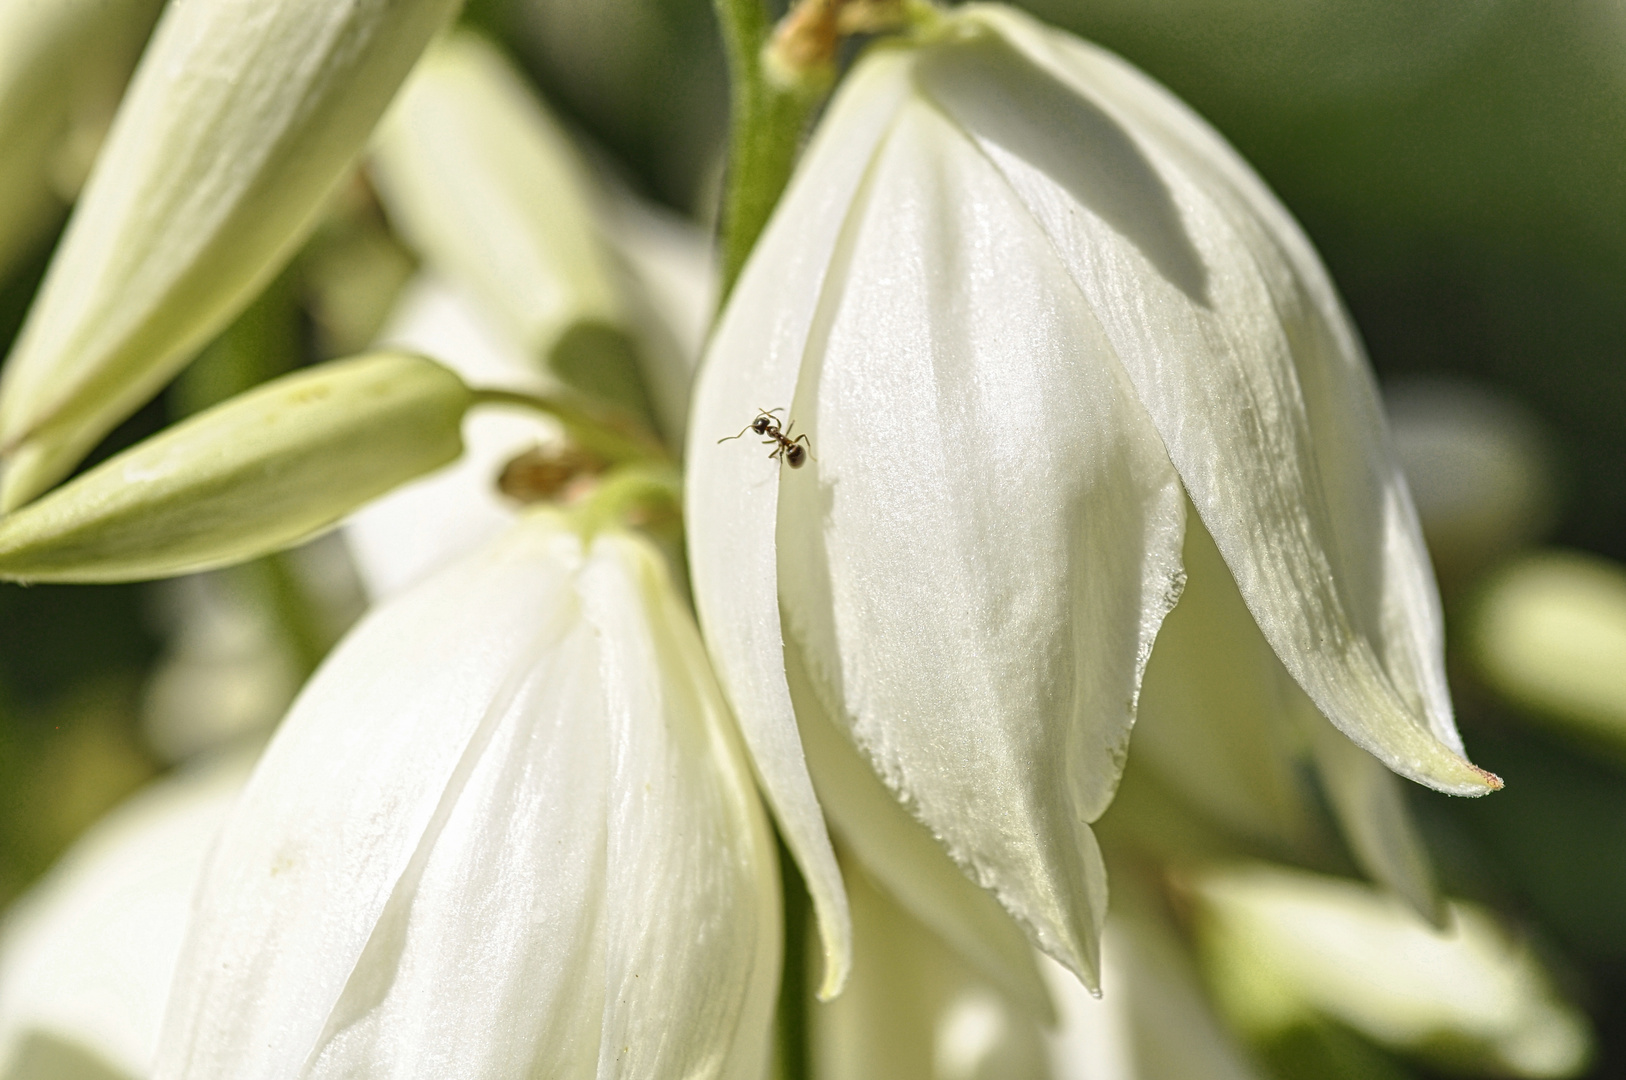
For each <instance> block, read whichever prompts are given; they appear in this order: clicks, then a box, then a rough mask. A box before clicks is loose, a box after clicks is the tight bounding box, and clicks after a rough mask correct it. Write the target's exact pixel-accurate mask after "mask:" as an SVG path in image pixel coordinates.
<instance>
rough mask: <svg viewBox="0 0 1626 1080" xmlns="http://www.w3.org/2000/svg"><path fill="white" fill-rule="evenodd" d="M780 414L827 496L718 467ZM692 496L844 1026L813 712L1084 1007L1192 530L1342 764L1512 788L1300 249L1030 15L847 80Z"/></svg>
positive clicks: (1172, 128) (711, 591)
mask: <svg viewBox="0 0 1626 1080" xmlns="http://www.w3.org/2000/svg"><path fill="white" fill-rule="evenodd" d="M759 409H761V410H770V409H777V410H781V411H779V412H776V413H774V414H773V416H774V417H775V418H776V419H777V422H778V423H779V424H780V425H782V428H781V429H780V430H786V429H788V428H789V425H790V424H791V423H792V422H794V424H795V427H794V429H793V430H788V431H787V432H786V437H787V438H792V437H795V436H799V435H806V436H807V439H808V441H807V443H806V444H805V445H806V446H807V461H806V463H805V465H804V466H803V467H802V468H800V469H791V468H781V466H780V463H779V462H778V461H775V460H770V459H769V457H768V450H769V449H770V447H765V448H758V447H757V446H755V445H753V444H752V443H751V442H749V441H746V440H742V441H735V442H723V443H719V442H718V439H720V438H722V437H725V436H730V435H733V434H734V433H736V432H738V431H739V430H740V428H741V426H742V425H745V424H749V423H750V422H751V421H752V419H753V416H754V415H756V413H757V411H758V410H759ZM688 463H689V481H688V489H687V490H688V496H687V517H688V522H689V543H690V551H691V557H692V564H693V576H694V583H695V592H696V599H697V603H698V606H699V609H700V613H701V617H702V624H703V626H704V628H705V631H706V635H707V641H708V643H709V644H710V646H711V649H712V654H713V657H714V660H715V661H716V663H717V665H718V671H719V674H720V676H721V679H722V681H723V684H724V686H725V688H726V689H727V691H728V694H729V696H730V698H731V700H732V703H733V705H734V707H735V710H736V713H737V714H738V716H739V718H740V722H741V725H742V728H743V730H744V732H745V736H746V740H747V742H748V743H749V744H750V747H751V750H752V752H753V755H754V759H755V762H756V765H757V768H758V771H759V774H760V775H761V777H762V779H763V782H764V784H765V788H766V790H767V793H768V797H769V799H770V801H771V802H772V803H773V805H774V808H775V810H776V812H777V814H778V817H779V821H780V824H781V827H782V829H783V831H784V834H785V836H786V839H787V842H788V843H789V845H790V847H791V849H792V850H793V851H794V852H795V853H796V855H797V858H798V861H799V862H800V864H801V867H802V870H803V872H804V874H805V875H806V876H807V878H808V880H809V882H810V886H811V888H812V891H813V895H814V897H815V899H816V900H817V902H818V904H819V909H820V913H821V919H822V927H823V931H824V935H825V941H826V949H827V955H828V969H827V974H828V978H827V982H826V986H825V990H826V991H827V992H828V991H831V990H833V989H834V988H835V987H836V986H838V985H839V983H840V981H841V978H842V972H843V970H844V967H845V964H846V954H847V948H848V946H847V930H846V915H845V909H844V906H843V900H842V891H841V885H840V875H839V871H838V868H837V866H836V864H835V861H834V858H833V856H832V854H831V850H830V847H829V843H828V840H827V838H826V833H825V826H824V821H823V818H822V816H821V812H820V806H819V802H818V800H817V798H816V797H815V794H814V783H816V782H817V779H818V778H817V776H812V777H810V776H809V771H808V766H807V763H806V761H805V759H804V756H803V751H802V747H801V742H800V739H799V736H798V730H797V720H798V717H799V716H801V715H805V714H806V713H807V712H808V710H809V709H810V708H812V707H814V706H815V703H814V702H811V701H810V700H809V693H810V694H811V695H812V696H813V697H815V698H817V699H818V701H817V703H816V705H817V707H819V708H821V709H823V710H824V711H827V712H828V713H829V714H830V715H831V716H832V717H834V718H836V720H837V723H838V724H840V725H841V726H842V727H843V729H844V730H845V731H846V733H847V734H848V735H849V736H850V737H851V739H852V741H853V742H854V743H856V745H857V746H858V747H859V748H860V749H861V750H862V751H863V753H864V754H865V756H866V757H867V758H868V761H869V763H870V765H871V766H872V767H873V768H874V770H875V772H876V773H878V774H879V775H880V776H881V777H882V778H883V779H884V780H885V781H886V783H887V785H888V786H889V787H890V788H891V789H892V791H893V792H894V794H895V796H896V797H897V798H898V799H900V800H901V801H903V802H904V803H905V804H906V805H907V806H908V807H909V808H910V809H911V810H912V811H913V813H914V814H915V815H916V816H917V817H918V819H919V820H920V821H921V822H923V823H924V824H925V825H926V826H927V827H928V828H929V829H930V831H931V832H932V833H933V834H935V835H936V837H938V839H939V840H940V841H941V842H942V844H943V845H944V846H945V847H946V848H947V850H948V851H949V853H950V854H951V855H952V856H953V857H954V859H955V860H956V862H958V863H959V865H960V866H961V867H962V868H963V869H964V870H965V872H966V873H967V874H969V875H970V876H971V877H972V878H973V879H974V880H976V881H977V882H978V883H980V884H982V885H983V886H985V887H987V888H989V889H990V890H992V891H993V892H994V893H995V894H996V895H997V896H998V898H999V900H1000V901H1001V902H1002V903H1003V904H1004V905H1005V906H1006V908H1007V909H1008V910H1010V911H1011V912H1012V914H1014V915H1015V916H1017V918H1018V920H1019V921H1020V922H1021V923H1022V924H1023V925H1024V926H1025V927H1026V929H1027V931H1028V932H1029V934H1030V935H1031V937H1032V938H1033V940H1034V941H1035V942H1036V943H1037V944H1039V945H1040V946H1041V947H1042V948H1043V949H1044V950H1045V951H1046V952H1048V953H1050V954H1051V955H1052V956H1054V957H1056V958H1058V959H1059V960H1061V961H1062V962H1063V963H1065V964H1066V965H1067V966H1068V967H1070V968H1071V969H1072V970H1073V971H1074V972H1076V973H1077V974H1079V975H1080V976H1081V977H1082V978H1083V979H1084V980H1085V981H1087V982H1091V983H1093V982H1094V981H1095V979H1096V970H1097V966H1098V960H1097V937H1098V934H1099V928H1100V925H1101V920H1102V917H1103V914H1104V910H1105V900H1106V893H1105V874H1104V869H1103V866H1102V863H1101V860H1100V855H1099V849H1098V847H1097V845H1096V842H1095V839H1094V837H1093V835H1092V832H1091V828H1090V823H1091V822H1093V821H1094V820H1095V819H1096V818H1097V817H1099V816H1100V814H1101V813H1102V812H1103V811H1104V810H1105V809H1106V807H1107V805H1108V803H1109V802H1110V801H1111V799H1112V796H1113V792H1114V788H1115V785H1116V783H1117V779H1118V776H1119V774H1120V771H1121V769H1122V767H1123V763H1124V758H1125V753H1126V750H1127V745H1128V739H1129V733H1130V728H1131V725H1132V723H1133V721H1134V716H1135V709H1136V701H1137V698H1138V696H1139V693H1140V683H1141V678H1142V673H1143V671H1144V670H1145V666H1146V662H1147V658H1148V656H1149V654H1150V652H1151V650H1152V646H1153V643H1154V640H1155V638H1156V636H1157V633H1158V629H1159V626H1160V625H1161V623H1162V621H1163V618H1164V616H1165V615H1166V614H1167V613H1168V612H1169V611H1170V609H1171V608H1172V607H1173V606H1174V605H1175V603H1176V602H1177V600H1178V599H1179V596H1180V593H1181V589H1182V587H1183V585H1184V582H1185V576H1186V570H1185V569H1184V568H1183V564H1182V558H1181V550H1182V543H1183V538H1184V535H1185V531H1186V527H1187V522H1186V517H1187V507H1188V505H1190V506H1191V507H1194V509H1195V512H1196V514H1197V516H1198V518H1200V520H1201V522H1202V523H1203V525H1204V526H1205V527H1206V529H1207V531H1208V532H1209V533H1210V534H1211V535H1212V537H1213V539H1214V542H1215V544H1216V546H1217V548H1218V550H1219V552H1220V554H1221V556H1222V557H1223V561H1224V564H1225V566H1226V567H1227V568H1228V572H1229V574H1230V575H1231V576H1232V577H1233V578H1234V579H1235V582H1236V585H1237V587H1238V589H1239V590H1240V593H1241V596H1242V598H1243V600H1244V601H1245V603H1246V607H1247V610H1248V611H1249V612H1250V613H1251V615H1252V618H1253V620H1254V621H1255V622H1256V624H1257V625H1258V628H1259V629H1260V630H1261V631H1262V632H1263V635H1264V637H1265V639H1266V640H1267V641H1268V642H1269V645H1270V647H1271V649H1272V650H1273V651H1274V653H1275V655H1276V657H1278V658H1279V660H1280V662H1281V664H1282V665H1283V666H1284V667H1285V669H1286V670H1287V672H1288V673H1289V674H1290V675H1291V676H1292V678H1293V680H1294V681H1295V682H1296V683H1297V685H1298V686H1299V687H1301V688H1302V690H1303V692H1304V693H1306V694H1307V695H1308V697H1309V698H1310V699H1311V700H1312V701H1313V702H1314V704H1315V706H1316V707H1317V708H1318V709H1319V711H1320V712H1321V713H1322V714H1324V715H1325V717H1326V718H1327V719H1328V720H1330V721H1331V722H1332V723H1333V724H1334V725H1336V727H1337V728H1338V730H1340V731H1342V732H1343V734H1344V735H1345V736H1347V737H1348V738H1349V739H1351V740H1353V741H1354V743H1355V744H1357V745H1359V746H1361V747H1363V748H1364V749H1366V750H1368V751H1370V752H1371V753H1373V754H1375V755H1376V756H1377V757H1378V758H1379V759H1381V760H1382V761H1383V762H1384V763H1385V764H1387V765H1388V766H1389V767H1390V768H1392V769H1394V770H1395V771H1397V772H1399V773H1401V774H1402V775H1404V776H1408V777H1410V778H1412V779H1414V780H1418V781H1420V782H1422V783H1425V784H1428V785H1430V786H1433V787H1436V788H1438V789H1440V790H1444V791H1448V792H1452V793H1456V794H1479V793H1482V792H1485V791H1488V790H1491V789H1493V788H1495V787H1496V786H1498V785H1499V781H1497V780H1496V779H1495V778H1494V777H1492V776H1490V775H1489V774H1487V773H1485V772H1483V771H1481V770H1479V769H1477V768H1475V767H1474V766H1473V765H1471V764H1470V763H1469V762H1468V761H1467V760H1466V758H1465V757H1464V754H1463V750H1462V744H1461V741H1460V739H1459V737H1458V735H1457V732H1456V730H1455V727H1454V724H1453V719H1452V713H1451V706H1450V701H1449V698H1448V694H1447V690H1446V684H1445V678H1444V670H1443V662H1442V656H1441V641H1440V638H1441V630H1440V612H1439V602H1438V598H1437V595H1436V591H1435V587H1434V583H1433V579H1432V576H1431V572H1430V570H1429V565H1428V560H1427V557H1426V555H1425V553H1424V550H1423V547H1422V542H1421V538H1420V536H1419V533H1418V529H1417V525H1416V521H1415V515H1414V513H1413V510H1412V507H1411V502H1410V498H1409V496H1408V494H1407V492H1406V488H1405V484H1404V481H1403V479H1402V477H1401V475H1400V472H1399V469H1398V467H1397V466H1396V464H1395V461H1394V457H1393V454H1392V451H1391V448H1390V445H1389V441H1388V436H1387V434H1386V432H1385V429H1384V423H1383V419H1382V415H1381V412H1380V407H1379V403H1378V399H1377V396H1376V394H1375V391H1374V387H1373V383H1372V377H1371V373H1370V371H1369V369H1368V367H1367V363H1366V361H1365V358H1364V357H1363V355H1362V352H1361V347H1360V345H1359V342H1358V341H1357V339H1356V336H1355V333H1354V331H1353V329H1352V328H1351V326H1350V324H1349V322H1348V319H1347V318H1346V316H1345V314H1344V312H1343V310H1342V307H1341V305H1340V303H1339V300H1338V297H1337V295H1336V293H1335V291H1334V289H1333V287H1332V285H1331V283H1330V281H1329V280H1328V278H1327V275H1326V272H1325V271H1324V269H1323V268H1322V267H1321V265H1320V263H1319V261H1318V260H1317V258H1316V256H1315V254H1314V252H1313V251H1312V250H1311V248H1310V245H1309V244H1308V242H1307V241H1306V240H1305V238H1304V237H1303V235H1302V234H1301V233H1300V231H1299V230H1298V228H1297V226H1296V225H1295V224H1294V223H1293V221H1292V220H1291V218H1290V217H1289V216H1288V214H1287V213H1286V212H1285V211H1284V210H1283V209H1282V207H1281V206H1280V205H1279V204H1278V203H1277V202H1276V200H1275V199H1274V198H1273V197H1272V196H1271V194H1270V193H1269V192H1268V191H1267V190H1266V188H1265V187H1264V185H1263V184H1262V183H1261V182H1260V181H1259V179H1258V178H1257V177H1256V176H1254V174H1253V173H1252V172H1251V171H1250V170H1249V169H1248V167H1247V166H1246V165H1245V164H1244V163H1243V162H1242V161H1241V160H1240V159H1239V158H1238V157H1237V155H1236V154H1235V152H1234V151H1232V150H1231V149H1230V148H1229V147H1228V146H1227V145H1226V144H1225V143H1224V142H1223V140H1221V139H1220V138H1219V136H1217V135H1216V134H1215V133H1214V132H1213V131H1212V130H1210V129H1209V128H1208V127H1207V126H1206V125H1205V124H1203V123H1202V122H1201V121H1200V120H1199V119H1197V118H1196V117H1195V116H1194V115H1193V114H1192V113H1191V112H1190V111H1188V110H1187V109H1186V108H1185V107H1184V106H1183V105H1181V104H1180V103H1179V102H1177V101H1176V100H1175V99H1174V98H1172V97H1171V96H1170V95H1169V94H1168V93H1167V92H1166V91H1164V90H1163V89H1162V88H1160V87H1158V86H1157V85H1155V84H1154V83H1152V82H1151V81H1150V80H1149V79H1147V78H1146V77H1145V76H1144V75H1142V74H1140V73H1139V72H1137V71H1135V70H1134V69H1133V68H1131V67H1129V66H1128V65H1127V64H1125V63H1123V62H1122V61H1121V60H1118V59H1117V58H1115V57H1113V56H1111V55H1109V54H1107V53H1105V52H1103V51H1101V50H1099V49H1096V48H1094V47H1092V46H1090V45H1087V44H1085V43H1083V42H1081V41H1078V40H1076V39H1074V38H1072V37H1070V36H1068V35H1065V34H1062V33H1059V32H1055V31H1052V30H1049V29H1046V28H1044V27H1042V26H1040V25H1038V24H1036V23H1034V22H1032V21H1031V20H1029V19H1028V18H1026V17H1025V16H1022V15H1019V14H1017V13H1015V12H1013V11H1010V10H1007V9H1003V8H999V7H993V6H970V7H966V8H961V9H957V10H956V11H955V12H954V13H953V14H952V15H948V16H944V17H943V19H942V20H941V22H940V24H939V25H938V27H937V28H936V30H935V32H934V33H933V34H931V35H930V36H929V38H928V40H926V41H925V42H924V43H921V44H918V45H915V46H912V47H897V48H889V47H882V48H876V49H873V50H871V51H870V53H869V54H867V55H866V56H865V57H864V58H863V59H862V60H861V61H860V62H859V64H858V65H857V67H856V68H855V70H854V71H853V72H852V73H851V74H850V75H849V76H848V78H847V79H846V81H845V82H844V84H843V86H842V88H841V89H840V90H839V91H838V93H837V96H836V98H835V100H834V102H833V103H832V105H831V107H830V109H829V111H828V113H827V115H826V116H825V118H824V119H823V121H822V122H821V124H820V127H819V129H818V130H817V132H816V133H815V135H814V137H813V140H812V142H811V144H810V146H809V148H808V150H807V152H806V154H805V156H804V157H803V159H802V162H801V164H800V166H799V168H798V171H797V174H796V176H795V177H794V178H793V179H792V181H791V185H790V187H789V189H788V190H787V192H786V195H785V197H784V199H783V200H782V201H781V203H780V204H779V206H778V208H777V210H776V211H775V214H774V217H773V219H772V221H771V222H770V223H769V226H768V228H767V231H766V232H765V233H764V234H763V237H762V239H761V241H760V242H759V243H758V245H757V247H756V248H755V250H754V251H753V253H752V256H751V258H750V261H749V262H748V263H747V264H746V267H745V270H744V272H743V274H742V276H741V278H740V281H739V283H738V286H737V288H736V289H735V291H734V293H733V295H732V298H731V300H730V302H729V305H728V308H727V310H726V311H725V312H724V314H723V316H722V318H721V320H720V322H719V325H718V328H717V331H716V333H715V335H714V337H713V340H712V343H711V346H710V349H709V352H708V355H707V358H706V361H705V364H704V366H703V368H702V372H701V376H700V381H699V385H698V387H697V391H696V400H695V406H694V412H693V414H692V416H691V423H690V442H689V455H688ZM787 659H788V660H789V661H790V663H791V665H792V666H796V665H800V666H801V667H803V668H805V670H806V671H807V672H808V673H809V683H810V690H809V693H803V694H801V695H800V696H798V695H796V694H793V692H792V690H791V688H790V687H788V686H787V682H786V676H785V671H786V667H787Z"/></svg>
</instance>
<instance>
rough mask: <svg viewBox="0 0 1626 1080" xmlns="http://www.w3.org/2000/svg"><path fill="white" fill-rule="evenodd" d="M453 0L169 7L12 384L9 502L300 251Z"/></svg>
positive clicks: (25, 335) (5, 496) (57, 470)
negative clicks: (311, 228) (295, 249)
mask: <svg viewBox="0 0 1626 1080" xmlns="http://www.w3.org/2000/svg"><path fill="white" fill-rule="evenodd" d="M456 8H457V4H456V2H455V0H401V2H393V0H356V2H354V3H345V4H334V3H330V2H328V0H189V2H187V3H177V4H172V5H171V6H170V8H169V10H168V12H167V13H166V14H165V16H164V18H163V19H162V20H161V21H160V24H159V27H158V30H157V31H156V32H155V34H154V36H153V40H152V43H151V45H150V46H149V47H148V49H147V52H146V54H145V56H144V57H143V59H142V62H141V65H140V66H139V68H138V69H137V71H136V75H135V78H134V79H133V81H132V83H131V86H130V89H129V92H128V93H127V94H126V96H125V99H124V102H123V104H122V105H121V107H120V109H119V113H118V116H117V117H116V118H115V120H114V123H113V128H112V130H111V132H110V133H109V135H108V140H107V145H106V146H105V148H104V149H103V151H102V153H101V155H100V157H99V158H98V159H97V162H96V166H95V169H94V170H93V172H92V174H91V176H90V179H89V181H88V182H87V184H86V187H85V192H84V195H83V197H82V198H81V200H80V203H79V206H78V208H77V210H76V211H75V213H74V216H73V220H72V221H71V222H70V223H69V226H68V230H67V233H66V234H65V235H64V237H63V240H62V244H61V246H60V248H59V249H58V251H57V254H56V257H55V258H54V259H53V261H52V264H51V267H50V270H49V271H48V273H47V276H46V280H45V283H44V285H43V286H42V287H41V290H40V294H39V296H38V298H37V299H36V301H35V303H34V307H33V309H32V310H31V311H30V313H29V317H28V321H27V323H26V324H25V326H24V329H23V331H22V334H21V335H20V337H19V339H18V342H17V345H16V347H15V349H14V350H13V353H12V356H11V358H10V360H9V361H8V363H7V365H6V372H5V380H4V383H3V384H0V446H3V447H4V453H5V455H6V459H7V464H6V467H5V475H4V477H3V479H0V507H3V508H4V509H7V510H10V509H14V508H16V507H17V506H19V505H21V504H22V503H25V502H27V501H28V500H29V499H31V498H33V497H34V496H35V495H38V494H39V493H40V492H41V491H43V490H45V489H46V488H48V487H49V486H51V484H53V483H55V482H56V481H57V480H58V479H60V478H61V477H62V476H63V475H64V474H65V473H67V472H68V471H69V470H71V469H72V468H73V466H74V465H75V464H76V463H77V462H78V460H79V459H80V458H81V457H82V456H83V455H84V453H85V452H86V451H87V450H88V449H89V448H90V447H91V446H93V445H94V444H95V443H96V442H97V441H98V440H99V439H100V438H101V437H102V436H103V435H104V434H106V433H107V431H108V430H110V429H111V428H112V427H113V426H114V425H115V424H117V423H118V422H119V421H120V420H122V419H123V418H124V417H125V416H127V415H128V414H129V413H130V412H132V411H133V410H134V409H135V408H136V407H137V406H138V405H140V404H141V403H142V402H143V401H145V400H146V399H147V398H148V397H149V396H151V395H152V393H153V392H154V391H156V390H157V389H158V388H159V387H160V386H161V385H162V384H163V383H164V381H165V380H166V379H168V378H169V377H170V376H171V375H173V374H174V373H175V371H176V369H177V368H179V367H180V366H181V365H182V364H184V363H185V361H186V360H187V358H188V357H189V356H190V355H191V353H192V352H193V351H194V350H196V349H197V348H198V347H199V346H201V345H202V344H203V343H204V342H205V341H206V340H207V339H208V338H209V336H210V335H211V334H213V333H214V332H216V331H217V330H219V329H220V328H221V327H222V326H224V325H225V324H226V322H227V321H229V320H230V319H231V317H232V316H233V315H234V314H235V313H236V312H237V311H238V310H239V309H240V308H241V307H242V306H243V305H244V304H246V303H247V302H248V300H249V299H250V298H251V297H252V296H253V295H254V293H255V291H256V290H258V288H259V287H260V286H261V285H263V284H264V283H265V282H266V281H267V280H268V279H269V278H270V277H271V275H272V274H274V273H275V272H276V270H277V269H278V267H280V266H281V264H282V263H283V262H284V261H285V260H286V259H287V257H288V256H289V255H290V254H291V253H292V252H293V250H294V248H295V247H296V246H297V245H298V243H299V242H300V241H301V240H302V239H303V238H304V236H305V234H306V233H307V232H308V231H309V229H310V227H311V226H312V224H313V223H314V221H315V219H316V215H317V212H318V211H319V210H320V208H321V206H322V203H323V201H324V200H325V198H326V197H327V195H328V193H329V192H330V191H331V190H332V188H333V187H334V185H335V184H336V183H337V182H338V181H339V180H340V179H341V178H342V177H343V176H344V174H345V171H346V170H347V169H348V168H349V167H350V165H351V163H352V162H353V161H354V159H355V156H356V154H357V153H358V152H359V151H360V150H361V148H362V146H363V145H364V143H365V142H366V140H367V137H368V134H369V133H370V131H371V130H372V127H373V125H374V123H375V122H376V121H377V119H378V117H379V115H380V114H381V113H382V112H383V110H384V107H385V106H386V105H387V104H388V102H389V99H390V97H391V96H392V95H393V94H394V93H395V90H396V88H397V87H398V86H399V85H400V83H401V80H402V79H404V78H405V77H406V74H407V71H408V70H409V69H410V68H411V66H412V64H413V62H414V61H415V60H416V59H417V57H418V54H419V53H420V52H421V50H422V49H423V47H424V46H425V44H426V43H427V42H428V40H429V38H430V36H431V35H432V34H434V33H435V31H436V30H438V29H439V28H440V27H441V26H442V25H443V24H444V23H445V22H446V20H447V19H448V18H449V17H450V16H451V15H452V13H453V12H454V11H455V10H456Z"/></svg>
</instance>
